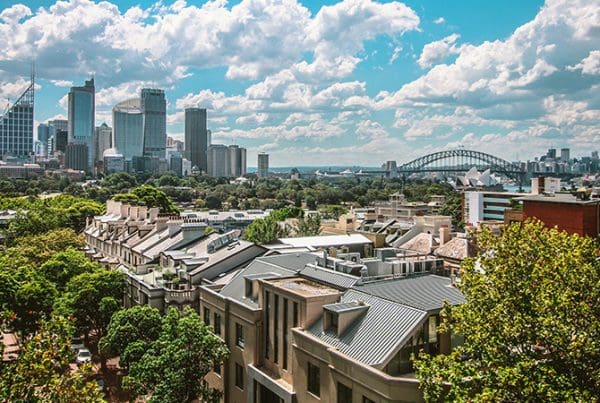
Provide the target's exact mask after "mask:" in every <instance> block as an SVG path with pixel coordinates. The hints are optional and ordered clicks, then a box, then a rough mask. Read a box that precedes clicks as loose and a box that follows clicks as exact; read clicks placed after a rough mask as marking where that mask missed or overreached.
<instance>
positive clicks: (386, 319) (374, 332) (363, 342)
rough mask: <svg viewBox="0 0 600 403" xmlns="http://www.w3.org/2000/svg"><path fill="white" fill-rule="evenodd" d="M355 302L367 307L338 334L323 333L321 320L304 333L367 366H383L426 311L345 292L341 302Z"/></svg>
mask: <svg viewBox="0 0 600 403" xmlns="http://www.w3.org/2000/svg"><path fill="white" fill-rule="evenodd" d="M357 300H360V301H364V302H365V304H367V305H369V307H368V309H365V312H364V313H363V314H362V315H360V316H359V317H358V318H356V319H355V320H354V321H353V322H352V323H351V324H350V325H349V327H348V328H347V329H346V330H345V331H344V332H343V333H342V334H341V335H339V336H338V335H337V334H336V333H335V332H334V331H333V330H328V331H324V330H323V321H322V320H317V321H316V322H315V324H314V325H312V327H310V328H309V329H308V330H307V332H308V333H309V334H312V335H313V336H315V337H317V338H319V339H321V340H322V341H323V342H324V343H326V344H328V345H330V346H332V347H334V348H336V349H337V350H338V351H340V352H342V353H344V354H346V355H348V356H350V357H352V358H354V359H355V360H358V361H360V362H363V363H365V364H367V365H371V366H375V367H381V366H383V365H385V364H386V363H387V361H389V359H390V358H391V357H392V356H393V354H395V353H396V351H398V349H399V348H400V347H401V346H402V345H403V344H404V343H406V341H407V340H408V339H409V338H410V336H411V335H412V334H413V332H414V331H415V330H416V329H417V328H418V327H419V326H421V324H422V323H423V321H424V320H425V319H426V318H427V312H424V311H421V310H418V309H414V308H411V307H408V306H405V305H402V304H398V303H396V302H392V301H388V300H385V299H383V298H379V297H376V296H373V295H368V294H365V293H362V292H359V291H356V290H348V291H347V292H346V293H345V294H344V295H343V296H342V298H341V302H343V303H344V302H351V301H357Z"/></svg>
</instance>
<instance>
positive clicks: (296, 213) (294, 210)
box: [269, 207, 304, 221]
mask: <svg viewBox="0 0 600 403" xmlns="http://www.w3.org/2000/svg"><path fill="white" fill-rule="evenodd" d="M269 216H270V217H271V218H273V219H274V220H275V221H285V220H287V219H288V218H302V217H304V210H302V209H301V208H300V207H284V208H281V209H278V210H274V211H272V212H271V214H269Z"/></svg>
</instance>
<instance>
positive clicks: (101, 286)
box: [58, 269, 125, 338]
mask: <svg viewBox="0 0 600 403" xmlns="http://www.w3.org/2000/svg"><path fill="white" fill-rule="evenodd" d="M124 289H125V278H124V276H123V273H121V272H118V271H114V270H104V269H100V270H96V271H94V272H91V273H82V274H79V275H77V276H75V277H73V278H72V279H71V280H70V281H69V282H68V283H67V286H66V288H65V291H66V292H65V294H64V295H63V296H62V297H61V301H60V304H59V308H58V310H60V307H62V308H63V309H64V310H62V311H63V312H64V311H66V312H71V313H72V315H73V317H74V318H75V324H76V326H77V329H78V330H79V331H80V332H82V333H84V335H85V336H86V337H87V336H89V334H90V333H94V335H95V336H96V337H98V338H101V337H102V336H103V335H104V334H105V333H106V328H107V327H108V324H109V323H110V319H111V317H112V315H113V314H114V313H115V312H116V311H118V310H119V308H120V306H121V301H122V299H123V292H124Z"/></svg>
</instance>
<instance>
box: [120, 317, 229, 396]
mask: <svg viewBox="0 0 600 403" xmlns="http://www.w3.org/2000/svg"><path fill="white" fill-rule="evenodd" d="M228 356H229V351H228V349H227V346H226V345H225V343H224V342H223V341H222V340H221V339H220V338H219V337H218V336H215V334H214V333H213V332H212V329H211V328H210V327H208V326H206V325H205V324H204V322H203V321H202V320H201V319H200V317H199V316H198V314H197V313H196V312H195V311H194V310H192V309H190V308H187V309H186V310H185V311H184V312H183V313H181V312H180V311H178V310H176V309H173V308H172V309H170V310H169V312H168V313H167V315H166V316H165V317H164V318H163V321H162V327H161V332H160V336H159V337H158V339H157V340H156V341H154V342H152V344H151V345H150V348H149V349H148V350H147V351H146V353H145V354H144V355H143V356H142V358H141V359H140V360H139V361H137V362H134V363H133V364H132V365H131V368H130V370H129V374H128V376H126V377H125V379H124V385H126V387H127V388H128V389H130V390H131V391H132V392H133V393H134V394H135V395H138V396H139V395H147V394H150V395H151V397H150V401H151V402H165V403H171V402H172V403H179V402H191V401H194V400H196V399H199V400H200V401H205V402H216V401H218V398H219V395H220V394H219V393H218V392H217V391H216V390H213V389H209V388H208V387H207V386H206V385H204V383H203V378H204V376H205V375H206V374H208V372H210V371H211V370H212V369H213V368H214V367H215V366H216V365H221V364H222V363H223V361H224V360H225V359H226V358H227V357H228Z"/></svg>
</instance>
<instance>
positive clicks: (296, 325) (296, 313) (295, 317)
mask: <svg viewBox="0 0 600 403" xmlns="http://www.w3.org/2000/svg"><path fill="white" fill-rule="evenodd" d="M294 327H298V303H297V302H294Z"/></svg>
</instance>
